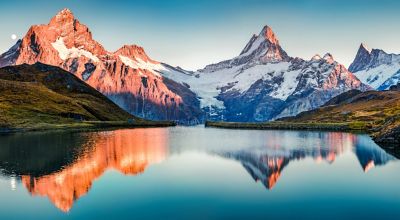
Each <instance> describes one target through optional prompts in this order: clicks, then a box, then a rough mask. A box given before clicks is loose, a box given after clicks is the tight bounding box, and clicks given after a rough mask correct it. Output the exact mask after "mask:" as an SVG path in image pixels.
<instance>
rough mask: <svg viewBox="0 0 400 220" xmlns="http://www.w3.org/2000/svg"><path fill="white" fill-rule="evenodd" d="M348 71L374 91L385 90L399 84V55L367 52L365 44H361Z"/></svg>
mask: <svg viewBox="0 0 400 220" xmlns="http://www.w3.org/2000/svg"><path fill="white" fill-rule="evenodd" d="M349 70H350V71H351V72H353V73H354V74H355V75H356V76H357V77H358V78H359V79H360V80H361V81H362V82H363V83H365V84H368V85H370V86H371V87H373V88H374V89H376V90H387V89H389V88H390V86H392V85H396V84H397V83H398V82H400V54H388V53H386V52H385V51H383V50H379V49H372V50H369V49H368V48H367V46H365V44H361V45H360V48H359V49H358V52H357V55H356V57H355V58H354V61H353V63H351V65H350V66H349Z"/></svg>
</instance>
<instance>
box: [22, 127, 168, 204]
mask: <svg viewBox="0 0 400 220" xmlns="http://www.w3.org/2000/svg"><path fill="white" fill-rule="evenodd" d="M86 144H89V145H91V146H90V148H89V149H92V150H91V151H89V152H86V153H85V154H83V155H81V156H80V157H79V158H78V159H77V160H76V161H75V162H74V163H73V164H71V165H69V166H67V167H65V169H63V170H61V171H59V172H56V173H53V174H50V175H46V176H43V177H31V176H28V175H25V176H22V177H21V179H22V183H23V184H24V185H25V187H26V188H27V189H28V191H29V192H30V193H31V194H32V195H37V196H46V197H48V198H49V199H50V201H51V202H52V203H53V204H54V205H55V206H56V207H57V208H59V209H60V210H62V211H64V212H67V211H69V210H70V209H71V208H72V206H73V204H74V202H75V201H76V200H77V199H79V198H80V197H82V196H84V195H85V194H86V193H87V192H88V191H89V190H90V188H91V186H92V184H93V182H94V181H95V180H96V179H97V178H99V177H101V176H102V175H103V173H104V172H105V171H106V170H109V169H114V170H117V171H119V172H121V173H122V174H124V175H138V174H140V173H142V172H144V170H145V169H146V168H147V167H148V166H149V165H151V164H156V163H160V162H162V161H163V160H165V158H166V157H167V155H168V131H167V130H165V129H157V128H154V129H151V130H149V129H146V130H145V129H134V130H117V131H112V132H102V133H95V134H93V135H92V136H91V137H90V140H88V142H87V143H86Z"/></svg>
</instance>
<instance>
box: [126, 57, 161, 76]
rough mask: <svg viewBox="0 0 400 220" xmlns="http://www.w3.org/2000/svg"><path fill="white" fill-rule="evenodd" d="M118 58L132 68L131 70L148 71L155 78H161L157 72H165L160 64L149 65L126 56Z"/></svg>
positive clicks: (149, 63)
mask: <svg viewBox="0 0 400 220" xmlns="http://www.w3.org/2000/svg"><path fill="white" fill-rule="evenodd" d="M119 58H120V59H121V61H122V62H123V63H124V64H125V65H127V66H129V67H131V68H133V69H143V70H148V71H150V72H152V73H153V74H154V75H156V76H161V75H160V74H159V72H161V71H164V70H167V69H166V68H165V67H164V65H162V64H160V63H151V62H146V61H144V60H142V59H140V58H135V60H133V59H131V58H129V57H126V56H122V55H119Z"/></svg>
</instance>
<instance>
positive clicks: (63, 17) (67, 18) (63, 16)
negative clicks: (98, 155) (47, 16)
mask: <svg viewBox="0 0 400 220" xmlns="http://www.w3.org/2000/svg"><path fill="white" fill-rule="evenodd" d="M74 20H75V17H74V14H73V13H72V11H71V10H69V9H68V8H64V9H62V10H61V11H59V12H58V13H57V14H56V15H55V16H54V17H53V18H51V20H50V23H49V24H50V25H56V24H59V25H62V24H64V23H66V22H73V21H74Z"/></svg>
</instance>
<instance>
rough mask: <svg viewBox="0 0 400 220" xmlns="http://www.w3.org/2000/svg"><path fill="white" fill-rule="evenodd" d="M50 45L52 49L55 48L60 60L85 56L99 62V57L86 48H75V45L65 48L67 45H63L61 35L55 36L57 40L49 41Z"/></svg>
mask: <svg viewBox="0 0 400 220" xmlns="http://www.w3.org/2000/svg"><path fill="white" fill-rule="evenodd" d="M51 45H52V46H53V48H54V49H56V50H57V52H58V56H59V57H60V58H61V59H62V60H67V59H69V58H77V57H80V56H85V57H87V58H89V59H91V60H92V61H94V62H99V58H98V57H96V56H95V55H93V54H92V53H91V52H89V51H87V50H84V49H82V48H76V47H72V48H67V46H65V44H64V39H63V38H62V37H59V38H57V40H56V41H55V42H53V43H51Z"/></svg>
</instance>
